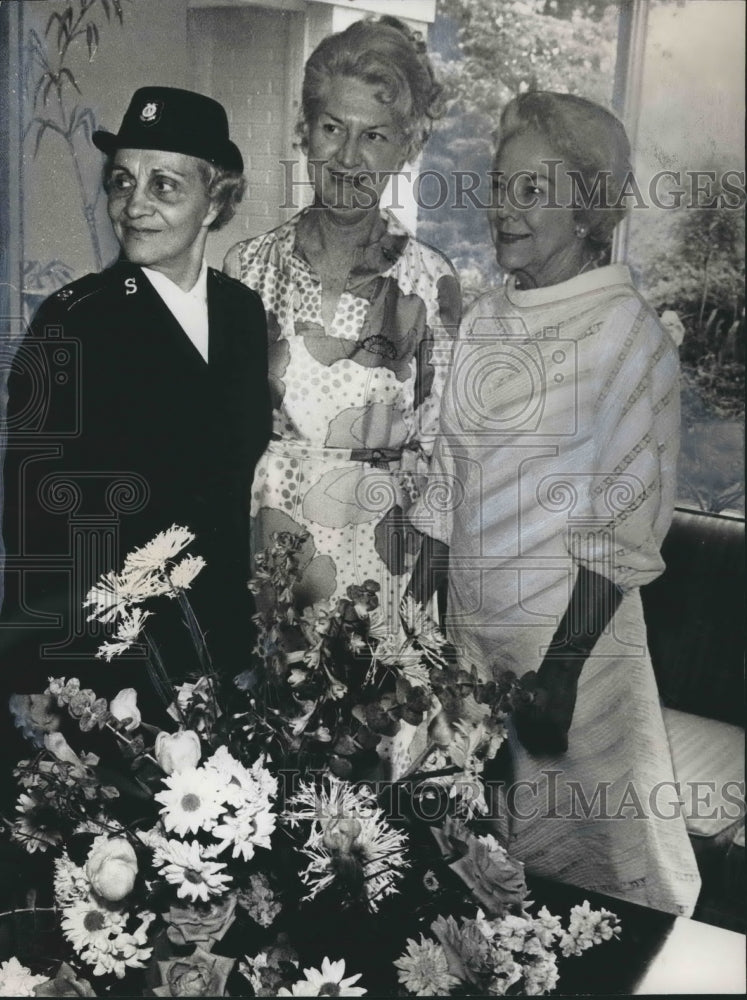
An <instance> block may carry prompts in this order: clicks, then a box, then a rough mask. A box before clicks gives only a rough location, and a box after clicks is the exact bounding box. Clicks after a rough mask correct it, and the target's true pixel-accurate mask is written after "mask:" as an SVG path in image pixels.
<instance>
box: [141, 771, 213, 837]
mask: <svg viewBox="0 0 747 1000" xmlns="http://www.w3.org/2000/svg"><path fill="white" fill-rule="evenodd" d="M163 783H164V785H166V790H165V791H163V792H158V794H157V795H155V796H154V798H155V799H156V801H157V802H160V803H161V805H162V806H163V808H162V809H161V817H162V820H163V825H164V826H165V827H166V829H167V830H173V831H174V832H175V833H177V834H178V835H179V836H180V837H183V836H184V835H185V834H187V833H197V831H198V830H200V829H202V830H211V829H212V828H213V826H215V823H216V822H217V820H218V817H219V816H220V815H221V814H222V813H224V812H225V811H226V806H225V804H224V789H223V788H222V787H220V786H218V787H216V783H215V776H214V773H213V772H211V771H207V770H205V769H203V768H197V767H189V768H185V769H184V770H183V771H175V772H174V773H173V774H170V775H169V776H168V777H167V778H164V779H163Z"/></svg>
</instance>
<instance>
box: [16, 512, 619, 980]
mask: <svg viewBox="0 0 747 1000" xmlns="http://www.w3.org/2000/svg"><path fill="white" fill-rule="evenodd" d="M193 540H194V539H193V536H192V534H191V533H190V532H189V531H187V530H186V529H183V528H179V527H177V526H174V527H172V528H171V529H170V530H168V531H166V532H163V533H161V534H160V535H158V536H157V537H156V538H155V539H153V540H152V541H151V542H149V543H148V544H147V545H145V546H144V547H143V548H142V549H138V550H136V551H135V552H133V553H131V554H130V555H129V556H128V557H127V559H126V560H125V563H124V566H123V568H122V570H121V572H119V573H114V572H112V573H108V574H107V575H106V576H104V577H102V579H101V580H100V582H99V583H98V584H97V586H95V587H94V588H93V589H92V590H91V592H90V593H89V595H88V597H87V600H86V606H87V607H88V608H89V609H90V616H91V618H92V619H96V620H98V621H101V622H105V623H108V624H109V626H110V627H111V629H112V635H111V637H110V639H108V640H107V641H106V642H104V643H103V644H102V646H101V647H100V649H99V656H100V657H101V658H102V659H104V660H107V661H109V662H111V661H113V660H115V659H116V658H118V657H120V656H123V655H132V654H133V652H137V651H139V652H140V653H141V654H142V655H144V657H145V661H146V663H147V668H148V673H149V677H150V680H151V682H152V687H153V690H154V691H155V692H156V694H157V695H158V697H159V698H160V699H161V702H162V704H163V706H164V709H165V710H164V712H163V713H162V716H163V719H162V720H161V721H160V722H159V723H158V724H157V725H154V724H152V723H149V722H148V721H146V720H145V719H144V718H143V717H142V712H141V698H140V695H139V693H138V692H136V691H135V689H133V688H124V689H123V690H121V691H120V692H119V693H118V694H117V695H116V696H115V697H114V698H112V699H110V700H106V699H104V698H101V697H98V696H97V695H96V693H95V692H94V691H92V690H88V689H85V688H82V687H81V685H80V683H79V681H78V680H77V679H75V678H63V677H55V678H50V680H49V684H48V686H47V687H46V689H45V690H44V691H43V692H39V693H38V694H35V695H24V696H20V695H15V696H13V697H12V698H11V709H12V711H13V714H14V717H15V721H16V725H18V726H19V727H20V728H21V729H22V731H23V733H24V735H25V736H26V737H27V738H28V741H29V744H30V747H31V752H30V754H29V756H28V758H27V759H24V760H21V761H19V763H18V765H17V767H16V769H15V771H14V774H15V776H16V778H17V781H18V783H19V785H20V794H19V796H18V800H17V804H16V816H15V818H14V819H12V820H9V821H8V822H7V828H8V831H9V835H10V839H11V841H12V842H14V843H15V844H17V845H19V847H20V848H21V849H22V850H23V852H25V856H26V857H28V858H30V859H32V860H39V861H40V862H41V864H40V865H39V866H38V871H37V873H36V874H37V875H38V878H39V880H40V885H39V886H37V887H36V890H35V893H32V896H33V899H29V900H27V901H26V902H27V905H25V906H24V905H21V906H16V907H15V908H14V910H13V915H14V917H15V919H17V920H19V921H22V920H23V919H24V918H28V919H29V920H31V921H32V925H31V926H32V927H33V928H34V929H35V928H36V927H37V926H38V925H37V924H36V923H35V922H36V921H38V920H39V918H40V915H41V914H44V915H45V916H46V917H48V918H49V926H48V927H46V928H45V934H47V939H48V941H49V944H48V946H45V948H44V949H43V950H42V954H38V953H37V954H33V955H32V957H30V958H29V959H28V960H26V957H25V954H23V955H22V957H23V958H24V961H21V960H20V959H19V957H18V955H17V954H16V955H12V956H10V957H8V958H7V960H6V961H4V962H2V964H1V965H0V995H13V996H30V995H36V996H125V995H126V996H133V995H155V996H166V997H168V996H274V995H279V996H318V995H319V996H320V995H344V996H361V995H363V994H364V993H366V992H367V991H368V992H371V993H376V994H378V995H392V996H395V995H407V994H415V995H418V996H430V995H438V994H449V993H454V994H455V995H485V994H491V995H503V994H506V993H523V994H542V993H547V992H550V991H551V990H552V989H553V988H554V986H555V984H556V981H557V977H558V966H557V962H558V957H559V956H569V955H575V954H580V953H581V952H582V951H584V950H585V949H586V948H588V947H590V946H592V945H595V944H598V943H600V942H602V941H604V940H609V939H611V938H614V937H615V936H617V935H618V934H619V926H618V922H617V918H616V917H615V916H614V915H613V914H612V913H609V912H607V911H604V910H602V911H592V910H591V909H590V908H589V906H588V904H585V905H584V906H582V907H575V908H574V909H573V911H572V912H571V914H570V920H569V923H568V924H567V926H565V927H563V926H562V925H561V921H560V919H559V918H558V917H556V916H554V915H552V914H550V913H549V912H548V911H547V910H546V909H544V908H543V909H540V910H539V911H538V912H537V913H534V912H533V906H534V904H532V903H531V902H530V901H529V899H528V891H527V887H526V883H525V881H524V874H523V868H522V866H521V864H520V863H519V862H517V861H515V860H513V859H512V858H511V857H510V856H509V855H508V854H507V853H506V851H505V850H504V848H503V847H502V846H501V844H500V843H499V842H498V841H497V840H496V839H495V837H494V836H493V835H492V834H491V833H490V832H484V831H486V830H489V826H488V825H487V821H484V822H482V826H481V817H486V816H489V801H488V800H487V798H486V788H485V782H484V780H483V771H484V768H485V765H486V762H488V761H490V760H491V759H494V758H495V757H496V755H497V753H498V751H499V748H500V746H501V744H502V742H503V740H504V739H505V729H504V722H505V719H506V717H507V714H508V713H509V712H510V711H511V709H512V707H513V706H514V705H515V704H516V702H517V699H519V698H521V697H523V696H524V695H523V692H522V689H521V687H520V685H518V684H517V682H516V679H515V678H514V677H513V676H512V675H510V674H508V673H504V674H502V675H499V676H498V679H497V680H491V681H488V682H484V681H482V680H480V678H479V676H478V674H477V672H476V671H475V670H474V669H472V670H465V669H463V668H462V667H460V666H459V664H458V663H457V662H456V658H455V656H454V655H453V650H451V649H450V647H449V646H448V643H447V642H446V640H445V638H444V636H443V635H442V634H441V633H440V631H439V630H438V628H437V627H436V625H435V624H434V622H433V621H432V620H431V619H430V618H429V617H428V616H427V615H426V614H425V613H424V611H423V610H422V609H421V608H419V607H417V606H415V605H414V604H413V603H412V602H404V603H403V607H402V620H403V623H404V624H403V625H402V627H399V626H398V627H397V629H396V631H395V632H393V631H392V629H391V626H388V625H387V623H386V622H385V621H384V620H383V617H382V616H381V614H380V612H379V609H378V598H377V590H378V587H377V584H376V583H374V582H373V581H364V582H363V583H362V584H361V585H360V586H358V587H351V588H349V590H348V594H347V596H346V598H345V599H343V600H340V601H338V602H337V603H336V604H335V605H334V606H331V607H313V608H304V609H298V608H297V607H296V605H295V602H294V584H295V582H296V580H297V579H298V553H299V551H300V549H301V547H302V546H303V544H304V541H305V537H304V536H303V535H292V534H278V535H276V536H275V538H274V542H273V545H272V546H271V547H270V549H268V550H267V551H266V552H264V553H262V554H261V555H260V556H259V557H258V558H257V570H256V575H255V578H254V579H253V580H252V581H251V589H252V590H253V591H254V593H255V598H256V607H257V614H256V618H255V624H256V628H257V643H256V650H255V653H254V655H253V657H252V660H251V662H250V663H249V664H247V667H246V669H245V670H244V671H243V672H242V673H240V674H239V675H238V676H237V677H236V678H233V679H231V680H230V682H227V681H226V680H225V679H224V678H221V677H219V675H218V674H217V673H216V671H215V670H214V669H213V665H212V662H211V659H210V655H209V651H208V648H207V644H206V643H205V639H204V636H203V635H202V632H201V630H200V626H199V623H198V621H197V619H196V617H195V615H194V613H193V610H192V608H191V605H190V602H189V597H188V591H189V590H190V587H191V585H192V582H193V581H194V579H195V578H196V576H197V575H198V574H199V572H200V571H201V570H202V568H203V566H204V562H203V561H202V559H201V558H200V557H199V556H194V555H185V554H184V549H185V548H186V547H187V546H188V545H189V544H190V543H191V542H192V541H193ZM163 599H165V600H172V601H175V602H176V604H177V606H178V608H179V611H180V613H181V616H182V619H183V623H184V625H185V627H186V629H187V630H188V632H189V634H190V635H191V637H192V639H193V641H194V644H195V649H196V654H197V663H198V669H197V670H196V671H195V673H193V674H192V675H189V676H186V677H181V678H174V677H172V676H171V675H170V674H169V672H168V670H167V666H166V660H167V657H165V656H164V652H163V650H161V649H160V648H159V646H158V644H157V643H156V642H155V640H154V639H153V637H152V635H151V633H150V619H151V618H152V616H153V615H154V614H157V607H158V601H159V600H163ZM154 609H156V610H154ZM163 720H170V722H165V721H163ZM481 829H482V831H483V832H482V833H480V830H481ZM45 892H46V894H47V898H46V899H45ZM398 898H400V899H401V898H404V899H406V900H407V907H406V911H407V912H405V913H403V908H402V906H401V904H398ZM9 913H10V911H9V912H8V913H5V914H4V915H3V916H4V917H5V918H8V917H9ZM33 936H34V931H33V930H32V933H31V935H27V938H26V943H28V940H29V938H33ZM19 944H20V945H22V944H23V940H22V939H20V938H19ZM20 950H21V951H22V950H23V949H22V948H20ZM27 950H28V949H27ZM32 950H33V949H32ZM37 951H38V950H37ZM26 961H27V962H28V964H26Z"/></svg>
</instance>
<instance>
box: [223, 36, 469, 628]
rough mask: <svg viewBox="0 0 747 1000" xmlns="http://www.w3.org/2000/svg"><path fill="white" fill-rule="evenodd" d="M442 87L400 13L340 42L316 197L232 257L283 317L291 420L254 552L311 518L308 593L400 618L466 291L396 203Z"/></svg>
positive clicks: (266, 474) (316, 87)
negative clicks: (391, 200) (396, 181)
mask: <svg viewBox="0 0 747 1000" xmlns="http://www.w3.org/2000/svg"><path fill="white" fill-rule="evenodd" d="M441 89H442V88H441V87H440V86H439V85H438V83H437V82H436V81H435V79H434V74H433V70H432V67H431V64H430V61H429V59H428V56H427V53H426V50H425V45H424V44H423V42H422V41H421V40H420V39H419V36H417V35H415V34H413V33H412V32H411V31H410V30H409V29H408V28H407V27H406V26H405V25H404V24H402V23H401V22H400V21H398V20H397V19H395V18H390V17H383V18H381V19H380V20H376V21H373V20H367V21H359V22H356V23H355V24H353V25H351V26H350V27H349V28H348V29H347V30H345V31H343V32H341V33H338V34H334V35H331V36H329V37H327V38H325V39H324V40H323V41H322V42H321V44H320V45H319V46H318V47H317V49H316V50H315V51H314V52H313V53H312V55H311V56H310V58H309V60H308V62H307V64H306V68H305V74H304V81H303V93H302V121H301V124H300V126H299V131H300V135H301V147H302V149H303V150H304V151H305V152H306V154H307V156H308V162H309V175H310V178H311V181H312V184H313V192H314V197H313V204H312V205H311V206H310V207H308V208H306V209H304V210H302V211H301V212H300V213H299V214H297V215H296V216H295V217H294V218H292V219H291V220H290V221H289V222H287V223H284V224H283V225H281V226H280V227H278V228H277V229H274V230H273V231H272V232H269V233H266V234H265V235H263V236H259V237H256V238H254V239H250V240H247V241H244V242H242V243H239V244H237V245H236V246H235V247H233V249H232V250H230V251H229V254H228V256H227V258H226V265H225V267H226V271H227V272H228V273H229V274H230V275H232V276H234V277H238V278H240V280H241V281H243V282H244V283H245V284H247V285H248V286H249V287H250V288H253V289H255V290H256V291H258V292H259V294H260V295H261V297H262V300H263V302H264V305H265V309H266V311H267V317H268V326H269V352H270V353H269V366H270V380H271V386H272V391H273V397H274V398H273V405H274V427H273V438H272V440H271V442H270V444H269V446H268V449H267V451H266V452H265V455H264V456H263V458H262V459H261V460H260V463H259V465H258V467H257V470H256V474H255V479H254V486H253V494H252V518H253V551H255V552H257V551H260V550H261V549H262V548H263V547H264V546H266V545H268V544H269V543H270V541H271V538H272V534H273V532H276V531H284V530H289V531H296V532H299V531H307V532H308V536H309V537H308V541H307V542H306V544H305V547H304V551H303V553H302V565H303V568H304V570H305V572H304V575H303V579H302V580H301V581H300V584H299V585H298V591H297V596H298V602H299V604H300V605H301V606H302V607H303V606H308V605H310V604H312V603H315V602H317V601H322V600H325V599H329V598H331V597H337V596H344V595H345V594H346V592H347V593H348V594H349V595H351V596H353V597H354V598H355V599H356V600H360V601H362V602H364V603H365V604H366V606H368V607H369V608H374V607H376V606H377V605H379V606H380V608H381V610H382V611H383V613H384V614H385V615H386V616H387V618H388V619H389V621H390V622H396V621H398V618H397V608H398V605H399V599H400V597H401V593H400V591H401V589H404V588H403V585H404V583H406V581H407V578H408V576H409V570H410V569H411V567H412V561H413V558H414V555H415V554H416V552H417V549H418V546H419V536H418V534H417V533H416V532H414V531H413V530H412V529H411V528H408V527H406V521H405V513H406V511H407V509H408V507H409V506H410V505H411V503H412V500H413V498H414V497H415V496H416V495H417V491H418V483H419V482H420V481H421V480H420V476H421V474H422V473H423V472H424V471H425V470H426V469H427V466H428V461H429V456H430V452H431V449H432V445H433V441H434V437H435V431H436V425H437V421H438V410H439V405H440V398H441V390H442V387H443V382H444V378H445V370H446V360H447V358H448V348H449V347H450V343H451V339H452V338H453V335H454V334H455V332H456V327H457V326H458V322H459V315H460V298H459V287H458V283H457V280H456V277H455V275H454V271H453V269H452V267H451V264H450V263H449V261H448V260H446V259H445V257H444V256H443V255H442V254H440V253H439V252H438V251H437V250H434V249H433V248H431V247H429V246H426V245H424V244H422V243H419V242H418V241H417V240H416V239H414V238H413V237H412V236H411V235H410V233H409V232H408V231H407V230H406V229H405V228H404V227H403V226H402V225H401V224H400V223H399V222H398V221H397V220H396V219H395V217H394V216H393V215H392V214H390V213H389V212H388V211H384V210H382V209H381V207H380V199H381V196H382V193H383V191H384V188H385V186H386V183H387V180H388V178H389V177H390V176H391V175H392V174H393V173H396V172H397V171H400V170H401V168H402V167H403V165H404V164H405V163H406V162H408V161H410V160H412V159H413V158H414V157H415V156H416V155H417V153H418V151H419V150H420V149H421V147H422V146H423V144H424V142H425V141H426V139H427V137H428V135H429V133H430V131H431V126H432V123H433V121H434V119H435V118H436V117H437V116H438V115H439V114H440V113H441V107H442V100H441ZM444 345H445V347H446V350H443V349H441V350H439V348H440V347H443V346H444Z"/></svg>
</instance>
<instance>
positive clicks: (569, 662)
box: [513, 566, 622, 756]
mask: <svg viewBox="0 0 747 1000" xmlns="http://www.w3.org/2000/svg"><path fill="white" fill-rule="evenodd" d="M621 600H622V591H621V590H620V589H619V588H618V587H617V586H616V585H615V584H614V583H613V581H612V580H610V579H608V578H607V577H605V576H601V575H600V574H599V573H595V572H593V571H592V570H590V569H587V568H586V567H584V566H579V569H578V574H577V577H576V583H575V586H574V588H573V593H572V594H571V600H570V603H569V605H568V608H567V610H566V613H565V615H564V616H563V620H562V621H561V623H560V626H559V628H558V630H557V632H556V633H555V635H554V637H553V640H552V642H551V643H550V646H549V648H548V650H547V653H546V654H545V658H544V660H543V661H542V664H541V665H540V668H539V670H538V671H537V673H536V674H535V673H534V671H530V672H529V673H527V674H525V675H524V676H523V677H522V678H521V684H522V686H523V687H524V688H525V690H526V691H527V692H528V693H529V694H531V695H532V697H531V699H530V700H529V699H528V701H527V704H525V705H520V706H518V707H517V708H516V709H514V713H513V719H514V724H515V726H516V733H517V735H518V737H519V740H520V741H521V743H522V745H523V746H524V747H525V748H526V749H527V750H528V751H529V752H530V753H531V754H536V755H538V756H543V755H557V754H561V753H565V752H566V751H567V750H568V731H569V729H570V728H571V723H572V722H573V712H574V710H575V708H576V694H577V691H578V679H579V677H580V676H581V670H582V669H583V666H584V663H586V661H587V659H588V658H589V656H590V655H591V652H592V650H593V649H594V646H595V645H596V642H597V640H598V639H599V637H600V635H602V633H603V632H604V631H605V629H606V628H607V626H608V625H609V623H610V622H611V621H612V619H613V617H614V615H615V612H616V611H617V609H618V607H619V605H620V601H621Z"/></svg>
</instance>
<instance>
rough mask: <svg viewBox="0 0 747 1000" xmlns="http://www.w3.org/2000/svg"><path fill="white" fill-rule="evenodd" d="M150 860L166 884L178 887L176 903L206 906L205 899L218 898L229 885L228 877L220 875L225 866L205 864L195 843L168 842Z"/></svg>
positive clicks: (213, 862)
mask: <svg viewBox="0 0 747 1000" xmlns="http://www.w3.org/2000/svg"><path fill="white" fill-rule="evenodd" d="M153 860H154V863H155V865H156V866H157V867H160V868H161V875H162V876H163V877H164V878H165V879H166V881H167V882H169V883H170V884H171V885H175V886H177V887H178V888H177V890H176V894H177V896H178V897H179V898H180V899H189V900H191V901H192V902H195V901H196V900H198V899H201V900H202V901H203V902H205V903H206V902H207V901H208V897H210V896H220V895H222V894H223V893H224V892H225V891H226V889H227V888H228V886H229V885H230V884H231V878H230V876H229V875H224V874H222V872H223V870H224V869H225V867H226V866H225V865H224V864H219V863H216V862H215V861H208V860H206V859H205V858H204V857H203V856H202V854H201V852H200V845H199V844H198V842H197V841H196V840H192V841H189V843H185V842H182V841H180V840H168V841H166V842H165V844H163V845H162V846H160V847H158V848H157V849H156V852H155V855H154V858H153Z"/></svg>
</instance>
